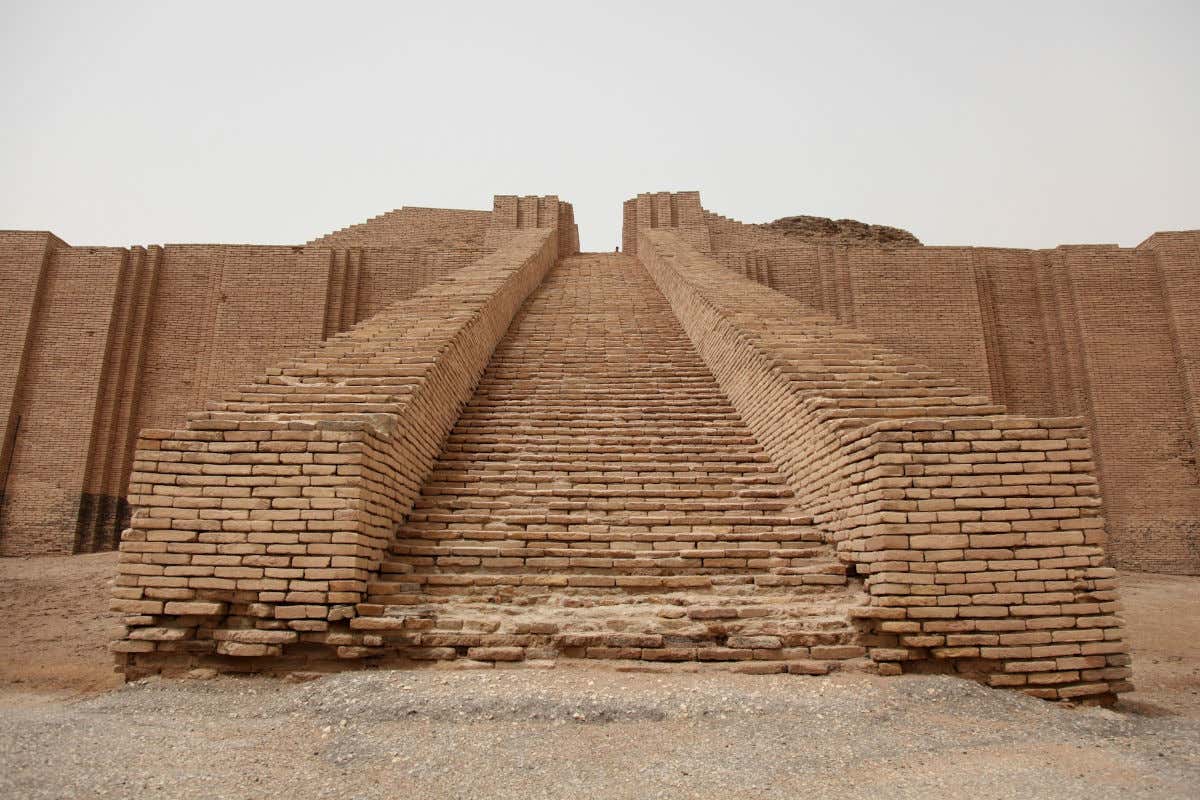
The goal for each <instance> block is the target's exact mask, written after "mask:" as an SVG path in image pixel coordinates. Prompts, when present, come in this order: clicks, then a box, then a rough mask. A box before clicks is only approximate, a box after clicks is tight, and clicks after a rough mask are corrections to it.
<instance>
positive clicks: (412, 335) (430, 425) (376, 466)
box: [113, 230, 557, 672]
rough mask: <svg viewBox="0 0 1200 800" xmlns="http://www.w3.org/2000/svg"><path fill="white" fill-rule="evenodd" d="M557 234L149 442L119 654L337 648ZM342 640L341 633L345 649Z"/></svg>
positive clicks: (140, 464) (123, 566)
mask: <svg viewBox="0 0 1200 800" xmlns="http://www.w3.org/2000/svg"><path fill="white" fill-rule="evenodd" d="M556 247H557V236H556V235H555V232H554V231H553V230H546V231H536V230H535V231H528V232H519V233H517V234H514V235H513V236H512V237H511V238H510V239H509V241H508V242H507V243H506V244H505V245H504V246H502V247H501V248H499V249H498V250H497V251H496V252H495V253H493V254H491V255H489V256H487V257H485V258H484V259H481V260H480V261H479V262H477V263H476V264H473V265H472V266H470V267H468V268H466V269H465V270H463V271H462V272H460V273H457V274H456V275H454V276H453V277H449V278H446V279H443V280H441V281H438V282H436V283H434V284H432V285H431V286H430V287H428V288H426V289H425V290H422V291H420V292H418V293H417V294H416V295H414V296H413V297H412V298H410V299H409V300H407V301H402V302H400V303H396V304H393V305H392V306H390V307H389V308H387V309H385V310H384V311H382V312H380V313H379V314H378V315H376V316H375V317H374V318H373V319H372V320H371V322H370V323H369V324H366V325H363V326H361V327H359V328H357V329H355V330H354V331H352V332H349V333H346V334H341V335H338V336H336V337H334V338H333V339H331V340H330V341H329V342H327V343H326V344H325V345H324V346H323V347H321V348H320V349H319V350H317V351H315V352H314V353H313V354H311V355H309V356H306V357H301V358H298V359H295V360H293V361H291V362H287V363H285V364H284V365H283V366H281V367H277V368H272V369H270V370H268V371H267V374H266V376H265V377H264V378H263V379H261V380H260V381H259V382H257V383H254V384H250V385H247V386H244V387H242V388H241V389H240V390H239V391H237V392H234V393H231V394H230V395H228V397H227V398H226V399H225V400H224V401H221V402H217V403H213V404H211V405H210V408H209V410H208V411H206V412H200V413H196V414H193V415H192V416H191V418H190V419H189V422H188V427H187V428H185V429H181V430H174V431H172V430H153V429H151V430H147V431H144V432H143V433H142V437H141V440H140V441H139V444H138V451H137V454H136V456H135V459H136V460H135V462H134V473H133V476H132V479H131V482H130V502H131V503H132V504H133V505H135V506H137V507H138V510H137V512H136V513H135V514H134V516H133V520H132V526H131V529H130V530H129V531H127V532H126V533H125V535H124V537H123V538H122V542H121V553H122V555H121V561H120V568H119V572H118V578H117V588H116V590H115V596H116V600H115V601H114V606H113V607H114V609H115V610H118V611H123V612H125V613H126V614H127V615H128V616H127V617H126V622H127V624H128V625H129V626H130V628H129V632H128V634H127V635H126V637H125V638H124V639H123V640H122V641H121V642H118V643H117V644H116V645H115V646H114V647H115V649H116V651H117V652H118V653H121V654H124V655H125V657H127V658H129V659H131V663H130V664H129V666H128V669H129V671H130V672H133V671H136V669H137V668H138V667H137V663H138V659H139V658H140V659H143V660H151V661H152V659H153V658H154V656H156V655H162V654H215V655H221V656H229V657H246V656H269V655H278V654H280V653H281V652H282V646H283V645H285V644H289V643H296V642H299V641H301V637H302V636H303V637H304V638H303V641H304V643H316V644H325V645H333V644H335V642H336V638H335V639H334V640H333V641H328V640H327V637H326V636H324V635H323V634H325V633H326V632H327V631H328V628H329V623H330V622H337V621H340V620H343V619H346V618H348V617H350V616H353V615H354V613H355V612H354V607H355V604H356V603H358V602H359V601H361V600H362V599H363V593H364V591H365V589H366V585H367V584H366V581H367V579H368V578H369V577H370V576H371V575H372V574H373V573H374V572H375V571H376V570H377V569H378V567H379V563H380V560H381V558H382V555H383V552H384V551H385V549H386V548H387V546H388V543H389V541H390V540H391V537H392V530H393V528H394V527H395V525H396V524H397V523H398V522H399V521H400V520H402V519H403V518H404V517H405V515H406V514H407V512H408V510H409V509H410V508H411V506H412V503H413V501H414V499H415V497H416V494H417V492H418V491H419V489H420V487H421V485H422V484H423V483H424V480H425V477H426V476H427V475H428V473H429V471H430V470H431V468H432V466H433V462H434V459H435V458H436V457H437V454H438V452H439V451H440V449H441V445H442V440H443V438H444V437H445V435H446V433H447V431H448V430H449V429H450V427H451V426H452V425H453V424H454V421H455V419H456V418H457V417H458V414H459V411H460V409H461V408H462V405H463V404H464V403H465V402H466V401H467V399H468V398H469V397H470V395H471V392H472V391H473V389H474V385H475V382H476V381H477V380H478V377H479V375H480V373H482V371H483V368H484V366H485V365H486V363H487V359H488V358H489V356H490V355H491V352H492V350H493V348H494V347H495V344H496V342H497V341H498V340H499V338H500V336H502V335H503V333H504V330H505V329H506V328H507V326H508V323H509V322H510V321H511V319H512V316H513V314H514V313H515V312H516V310H517V308H518V307H519V306H520V304H521V302H522V301H523V300H524V298H525V297H526V296H527V295H528V294H529V292H531V291H532V290H533V288H534V287H536V286H537V284H538V283H539V282H540V280H541V278H542V276H543V275H544V274H545V272H546V270H547V269H549V267H550V266H551V265H552V264H553V262H554V260H555V257H556ZM330 635H334V634H330Z"/></svg>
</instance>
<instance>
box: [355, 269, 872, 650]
mask: <svg viewBox="0 0 1200 800" xmlns="http://www.w3.org/2000/svg"><path fill="white" fill-rule="evenodd" d="M858 595H859V591H858V590H857V589H856V588H854V587H852V586H851V585H849V582H848V581H847V578H846V573H845V568H844V567H843V566H842V565H841V564H840V563H839V562H838V560H837V559H836V557H835V556H834V554H833V551H832V549H831V548H830V547H829V546H827V545H825V544H823V543H822V538H821V535H820V533H819V532H818V531H817V530H816V529H815V528H813V527H811V525H810V520H809V519H808V518H807V517H804V516H803V515H801V514H800V513H798V512H797V511H796V509H795V508H794V498H793V496H792V493H791V491H790V490H789V488H788V487H787V485H786V484H785V482H784V481H783V479H782V478H781V476H780V475H779V474H778V472H777V471H776V470H775V468H774V466H773V465H772V464H771V462H770V459H769V458H768V457H767V456H766V454H765V453H764V452H763V450H762V448H761V447H760V446H759V445H758V443H757V442H756V441H755V439H754V436H753V435H752V434H751V433H750V431H749V430H748V429H747V427H746V425H745V424H744V423H743V422H742V420H741V418H740V417H739V416H738V413H737V412H736V410H735V409H734V408H733V406H732V405H730V403H729V401H728V400H727V399H726V397H725V395H724V393H723V392H722V391H721V388H720V387H719V385H718V384H717V382H716V380H715V379H714V377H713V376H712V374H711V373H710V372H709V370H708V368H707V367H706V365H705V364H704V362H703V360H702V359H701V358H700V356H699V355H698V354H697V353H696V351H695V349H694V348H693V347H692V344H691V342H690V341H689V340H688V338H687V336H686V335H685V334H684V332H683V330H682V328H681V327H680V326H679V324H678V322H677V321H676V319H675V316H674V314H673V313H672V311H671V308H670V306H669V305H668V303H667V301H666V299H665V298H664V297H663V295H662V294H661V292H659V290H658V288H657V286H656V285H655V284H654V282H653V280H652V279H651V278H650V276H649V274H648V273H647V272H646V270H645V269H644V268H643V267H642V265H641V264H640V263H639V262H638V261H637V260H636V259H634V258H631V257H628V256H623V255H615V254H604V255H597V254H588V255H580V256H575V257H571V258H566V259H563V260H561V261H560V262H559V264H558V265H557V266H556V267H555V268H554V269H553V270H552V271H551V273H550V274H549V275H548V276H547V278H546V280H545V282H544V283H543V284H542V286H541V287H540V288H539V289H538V290H537V291H536V292H535V293H534V294H533V295H532V296H531V297H530V298H529V299H528V300H527V301H526V303H525V306H524V307H523V308H522V309H521V311H520V313H519V314H518V315H517V317H516V319H515V320H514V321H513V324H512V326H511V327H510V329H509V331H508V333H507V335H506V336H505V338H504V339H503V341H502V342H501V343H500V345H499V347H498V348H497V350H496V352H495V354H494V355H493V357H492V360H491V362H490V363H489V365H488V368H487V371H486V373H485V374H484V376H483V378H482V380H481V381H480V384H479V387H478V389H477V390H476V392H475V395H474V397H473V398H472V400H471V401H470V403H469V404H468V405H467V407H466V409H465V410H464V412H463V414H462V416H461V417H460V418H459V420H458V422H457V425H456V426H455V428H454V430H453V431H452V432H451V434H450V436H449V437H448V439H447V442H446V445H445V447H444V449H443V451H442V454H441V456H440V459H439V461H438V463H437V465H436V467H435V469H434V472H433V474H432V475H431V477H430V479H429V480H428V482H427V483H426V485H425V486H424V488H423V489H422V494H421V497H420V499H419V500H418V502H417V504H416V507H415V508H414V510H413V512H412V514H411V516H410V517H409V519H408V521H407V523H406V524H405V525H404V526H403V527H401V528H400V529H399V530H398V531H397V534H396V538H395V541H394V543H393V545H392V548H391V555H390V558H389V559H388V560H387V561H386V562H385V563H384V565H383V568H382V571H381V574H380V576H379V579H378V580H376V581H374V582H373V583H372V584H371V585H370V587H369V596H368V598H367V601H366V602H365V603H362V604H360V606H359V608H358V614H359V616H358V617H357V618H356V619H354V620H353V621H352V623H351V625H352V628H353V629H354V630H355V631H356V632H358V633H360V634H364V637H365V638H369V639H371V642H370V643H371V644H373V645H375V646H378V647H383V648H389V649H390V648H397V650H396V652H399V653H400V654H402V655H403V656H405V657H407V658H410V659H414V660H422V659H426V660H456V659H464V658H465V659H469V660H471V661H519V660H526V659H530V660H533V659H549V658H557V657H562V656H566V657H586V658H609V659H630V660H641V661H705V662H736V664H737V666H736V667H735V668H738V669H742V670H746V671H764V672H768V671H784V670H790V671H792V672H805V673H821V672H825V671H828V670H829V669H830V668H831V667H832V666H833V665H834V664H836V663H838V662H840V661H843V660H847V659H850V660H855V661H857V660H858V659H859V658H860V657H861V656H862V654H863V649H862V648H861V647H859V646H857V645H855V644H854V641H855V636H856V632H855V630H854V628H853V627H852V626H851V624H850V623H849V620H848V616H847V610H848V609H849V608H850V607H852V606H854V605H856V604H857V597H858Z"/></svg>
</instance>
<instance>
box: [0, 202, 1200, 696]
mask: <svg viewBox="0 0 1200 800" xmlns="http://www.w3.org/2000/svg"><path fill="white" fill-rule="evenodd" d="M623 215H624V221H625V230H624V234H623V244H624V249H625V251H626V252H625V254H619V255H595V254H591V255H589V254H584V255H577V254H578V249H579V239H578V229H577V227H576V224H575V221H574V214H573V210H572V207H571V205H570V204H569V203H565V202H563V201H561V200H560V199H559V198H558V197H557V196H554V195H547V196H541V197H538V196H517V195H497V196H496V197H495V199H494V202H493V208H492V210H491V211H457V210H446V209H423V208H412V207H405V208H401V209H397V210H396V211H393V212H389V213H387V214H383V215H380V216H379V217H377V218H375V219H373V220H369V221H367V222H365V223H363V224H361V225H357V226H351V227H350V228H347V229H344V230H342V231H338V232H335V233H333V234H330V235H328V236H325V237H322V238H321V239H318V240H314V241H313V242H311V243H309V244H308V245H305V246H300V247H259V246H240V245H239V246H234V245H167V246H163V247H147V248H140V247H133V248H88V247H71V246H68V245H66V244H65V243H63V242H61V241H60V240H58V239H56V238H55V237H53V236H52V235H51V234H48V233H36V232H0V277H2V278H3V281H0V299H3V300H4V301H5V303H6V309H7V310H6V316H5V320H4V321H5V326H4V328H3V329H0V425H3V429H2V430H0V481H3V489H2V493H0V553H2V554H5V555H9V554H27V553H34V552H79V551H87V550H96V549H105V548H108V547H112V546H114V544H115V543H116V539H117V532H118V531H119V530H121V528H122V527H123V523H124V522H125V521H126V520H127V519H128V517H129V508H128V506H129V505H132V506H134V507H136V511H135V512H134V513H133V515H132V520H131V522H130V525H129V529H128V531H127V532H126V533H125V534H124V536H123V539H122V541H121V546H120V549H121V558H120V565H121V566H120V572H119V575H118V578H117V585H116V587H115V589H114V602H115V608H117V609H118V610H119V611H121V612H123V614H124V615H125V623H126V625H127V630H126V633H125V635H124V636H123V637H122V638H121V639H120V640H119V641H118V642H117V643H116V644H115V645H114V650H115V652H116V653H117V655H118V659H119V662H120V664H121V667H122V669H123V670H124V671H125V674H126V675H127V676H128V677H130V678H132V677H136V676H139V675H144V674H148V673H152V672H157V671H166V672H172V671H178V670H182V669H186V668H190V667H194V666H197V665H206V666H216V667H217V668H219V669H222V670H227V671H271V672H283V671H288V670H293V669H322V670H327V669H337V668H345V667H362V666H373V665H380V664H396V665H406V664H427V663H434V662H448V661H458V662H461V663H460V664H459V666H489V665H493V664H496V663H499V662H530V663H535V664H536V663H539V662H544V661H546V660H549V659H558V658H597V659H609V660H622V661H656V662H678V661H684V662H691V663H698V664H700V666H701V668H705V669H734V670H737V671H743V672H752V673H758V672H795V673H802V674H823V673H826V672H829V671H831V670H834V669H854V668H858V669H870V670H874V671H877V672H879V673H882V674H896V673H898V672H901V671H904V670H910V671H928V670H944V671H954V672H957V673H961V674H964V675H967V676H970V677H973V678H975V679H978V680H981V681H985V682H987V683H990V684H992V685H995V686H1005V687H1014V688H1018V689H1021V690H1023V691H1027V692H1029V693H1031V694H1034V695H1037V696H1041V697H1047V698H1073V697H1086V698H1095V699H1109V698H1111V697H1112V696H1113V695H1115V694H1116V693H1118V692H1121V691H1125V690H1126V689H1128V688H1129V684H1128V677H1129V674H1130V668H1129V659H1128V655H1127V654H1126V652H1125V648H1124V644H1123V642H1122V639H1121V630H1120V621H1119V618H1118V617H1117V616H1116V610H1117V606H1116V586H1115V579H1114V574H1115V573H1114V571H1113V569H1112V563H1116V564H1119V565H1134V566H1141V567H1149V568H1155V569H1166V570H1171V571H1179V572H1189V571H1190V572H1194V571H1198V570H1200V545H1198V544H1197V541H1198V538H1197V537H1198V533H1200V479H1198V472H1197V466H1196V441H1197V436H1198V434H1197V426H1198V424H1200V417H1198V414H1200V401H1197V397H1198V396H1200V380H1198V378H1197V375H1200V366H1198V365H1200V360H1198V359H1200V356H1198V355H1197V352H1198V351H1197V348H1200V334H1198V331H1200V327H1198V323H1197V322H1196V320H1197V315H1196V308H1195V304H1196V301H1197V299H1200V297H1198V296H1197V293H1196V289H1195V286H1194V283H1195V282H1194V281H1193V280H1191V278H1192V277H1194V276H1193V273H1194V271H1195V269H1196V266H1197V264H1198V263H1200V232H1183V233H1162V234H1156V235H1155V236H1153V237H1151V238H1150V239H1149V240H1147V241H1146V242H1145V243H1143V244H1142V245H1141V246H1139V247H1138V248H1135V249H1123V248H1118V247H1115V246H1107V245H1098V246H1064V247H1059V248H1055V249H1052V250H1038V251H1032V250H1011V249H995V248H958V247H954V248H939V247H923V246H920V245H918V244H916V243H915V240H912V239H911V237H909V240H908V242H907V244H905V245H904V246H899V245H889V246H879V245H877V244H873V243H865V244H864V243H861V242H855V243H848V244H839V243H832V244H831V243H830V242H829V241H828V240H823V241H821V242H812V243H810V242H807V241H805V240H804V239H803V237H802V236H801V237H800V238H797V235H796V234H784V233H781V232H780V231H779V230H772V229H767V228H764V227H762V226H754V225H744V224H742V223H740V222H737V221H736V220H731V219H727V218H725V217H721V216H720V215H716V214H713V213H711V212H708V211H706V210H705V209H703V208H702V206H701V205H700V196H699V193H698V192H679V193H669V192H657V193H646V194H641V195H638V196H637V197H635V198H633V199H631V200H629V201H628V202H626V203H625V205H624V208H623ZM860 227H861V226H860ZM214 398H220V399H214ZM139 430H141V431H142V434H141V437H140V439H137V436H136V435H137V432H138V431H139ZM135 440H136V444H137V451H136V453H135V452H134V446H135ZM1098 478H1099V483H1098V480H1097V479H1098ZM1102 490H1103V492H1102ZM1102 494H1103V497H1104V501H1103V506H1102V503H1101V495H1102ZM1102 511H1103V515H1102ZM1109 534H1111V542H1110V541H1109V538H1108V536H1109ZM1106 546H1108V549H1107V551H1106ZM1110 560H1111V562H1112V563H1110Z"/></svg>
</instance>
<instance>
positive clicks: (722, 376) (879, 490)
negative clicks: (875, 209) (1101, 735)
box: [638, 230, 1129, 698]
mask: <svg viewBox="0 0 1200 800" xmlns="http://www.w3.org/2000/svg"><path fill="white" fill-rule="evenodd" d="M638 251H639V254H640V257H641V259H642V261H643V263H644V264H645V265H646V266H647V268H648V269H649V270H650V272H651V274H652V275H653V277H654V278H655V280H656V282H657V283H658V285H659V287H660V288H661V289H662V290H663V292H664V294H665V295H666V296H667V298H668V299H669V300H670V302H671V305H672V308H673V309H674V310H675V312H676V314H677V315H678V316H679V318H680V320H681V322H682V323H683V326H684V328H685V330H686V331H687V332H688V335H689V336H690V337H691V339H692V341H693V343H694V344H695V345H696V347H697V349H698V350H699V351H700V353H701V355H702V356H703V357H704V358H705V360H706V362H707V363H708V364H709V367H710V368H711V369H712V371H713V373H714V374H715V375H716V377H717V379H718V381H719V382H720V383H721V385H722V388H723V389H724V390H725V392H726V394H728V396H729V397H730V399H731V400H732V401H733V403H734V405H735V406H736V407H737V408H738V410H739V412H740V413H741V414H742V416H743V418H744V419H745V420H746V422H747V423H748V424H749V425H750V427H751V429H752V430H754V432H755V434H756V436H757V438H758V439H759V441H760V442H762V444H763V446H764V448H765V449H766V450H767V451H768V453H770V455H771V456H772V459H773V460H774V461H775V463H776V464H777V465H778V466H779V467H780V469H781V471H782V472H783V474H784V475H785V476H786V477H787V478H788V479H789V483H790V484H791V486H792V489H793V491H795V493H796V495H797V497H798V498H799V499H800V501H801V504H802V507H804V508H805V509H806V510H808V511H809V512H810V513H812V514H813V517H814V521H815V522H816V523H817V524H818V525H819V526H820V527H821V528H822V529H823V530H824V531H825V532H826V533H827V535H828V537H829V539H830V541H833V542H836V543H837V545H838V551H839V554H840V555H841V557H842V558H843V559H844V560H845V561H847V562H848V563H850V564H852V565H853V566H854V567H855V569H856V570H857V572H858V573H859V574H861V575H862V576H864V578H865V583H866V588H867V590H868V592H869V596H870V607H869V608H866V609H864V610H862V611H861V612H859V616H861V617H862V618H864V619H868V620H873V623H872V625H873V628H872V634H871V635H870V636H869V637H868V638H867V640H866V642H867V644H869V645H870V646H871V649H870V653H871V657H872V658H873V659H874V660H875V661H876V662H878V663H879V665H880V669H881V671H883V672H897V671H900V670H901V669H904V668H908V669H913V670H928V669H944V668H952V669H954V670H956V671H958V672H961V673H964V674H967V675H972V676H975V677H978V678H980V679H984V680H987V681H988V682H989V683H991V684H992V685H996V686H1014V687H1019V688H1021V689H1024V690H1026V691H1028V692H1030V693H1032V694H1036V695H1038V696H1042V697H1049V698H1056V697H1063V698H1066V697H1079V696H1089V695H1111V694H1113V693H1116V692H1120V691H1125V690H1127V689H1128V688H1129V684H1128V683H1127V680H1126V679H1127V678H1128V675H1129V669H1128V663H1129V661H1128V656H1127V654H1126V647H1125V645H1124V643H1123V642H1122V641H1121V638H1120V622H1119V619H1118V618H1117V617H1116V616H1115V612H1116V610H1117V603H1116V595H1115V577H1114V576H1115V571H1114V570H1113V569H1111V568H1109V567H1106V566H1104V542H1105V533H1104V523H1103V519H1102V517H1101V516H1100V498H1099V489H1098V485H1097V483H1096V480H1095V477H1094V474H1093V470H1094V463H1093V462H1092V460H1091V459H1092V453H1091V449H1090V446H1089V441H1088V437H1087V431H1086V429H1085V427H1084V426H1083V421H1082V420H1081V419H1078V418H1066V419H1046V418H1043V419H1034V418H1026V417H1017V416H1008V415H1003V413H1002V412H1003V409H1002V408H999V407H996V406H993V405H990V404H989V402H988V400H987V398H986V397H980V396H976V395H971V394H970V393H968V392H967V391H966V390H963V389H960V388H958V387H956V386H955V385H954V384H953V382H950V381H947V380H946V379H944V378H941V377H940V376H939V375H937V374H936V373H934V372H932V371H930V370H927V369H925V368H923V367H921V366H920V365H919V364H916V363H914V362H913V361H911V360H910V359H907V358H905V357H903V356H899V355H897V354H895V353H892V352H890V351H888V350H886V349H885V348H883V347H881V346H878V345H875V344H873V343H872V342H871V340H870V339H869V338H867V337H866V336H864V335H863V334H861V333H859V332H857V331H856V330H854V329H850V328H846V327H843V326H839V325H837V324H835V323H834V322H833V320H831V319H830V318H828V317H825V316H823V315H820V314H818V313H816V312H815V311H813V310H811V309H806V308H804V307H802V306H800V305H799V304H797V303H795V302H794V301H792V300H790V299H788V298H786V297H785V296H783V295H781V294H779V293H775V292H771V291H769V290H767V289H766V288H765V287H762V286H761V285H759V284H757V283H755V282H752V281H749V280H746V279H740V278H731V277H730V275H729V273H728V270H727V268H725V267H723V266H722V265H720V264H719V263H717V262H716V261H714V260H712V259H710V258H707V257H705V256H704V255H703V254H701V253H699V252H697V251H696V250H694V249H692V248H691V247H689V246H688V245H687V244H686V243H684V242H683V241H681V240H680V239H679V238H677V237H675V236H673V235H672V234H670V233H668V232H663V231H654V230H645V231H643V232H642V234H641V237H640V239H639V247H638Z"/></svg>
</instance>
